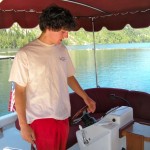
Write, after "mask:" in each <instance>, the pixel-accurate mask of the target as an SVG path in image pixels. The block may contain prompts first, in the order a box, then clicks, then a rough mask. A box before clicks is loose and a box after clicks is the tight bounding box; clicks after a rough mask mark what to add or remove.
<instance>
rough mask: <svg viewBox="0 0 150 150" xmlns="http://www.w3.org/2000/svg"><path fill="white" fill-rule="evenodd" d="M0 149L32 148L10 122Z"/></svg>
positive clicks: (148, 145)
mask: <svg viewBox="0 0 150 150" xmlns="http://www.w3.org/2000/svg"><path fill="white" fill-rule="evenodd" d="M121 144H122V146H123V147H125V138H123V139H122V140H121ZM0 150H30V144H29V143H27V142H26V141H24V140H23V139H22V138H21V136H20V133H19V131H18V130H17V129H16V128H15V125H14V124H10V125H8V126H7V127H4V128H3V133H0ZM68 150H79V146H78V144H75V145H74V146H72V147H71V148H69V149H68ZM144 150H150V142H145V143H144Z"/></svg>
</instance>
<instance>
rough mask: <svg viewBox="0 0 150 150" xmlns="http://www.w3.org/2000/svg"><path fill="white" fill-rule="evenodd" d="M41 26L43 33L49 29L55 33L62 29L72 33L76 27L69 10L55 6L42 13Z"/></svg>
mask: <svg viewBox="0 0 150 150" xmlns="http://www.w3.org/2000/svg"><path fill="white" fill-rule="evenodd" d="M39 26H40V29H41V31H45V29H47V28H48V29H51V30H53V31H59V30H61V29H64V30H68V31H71V30H74V28H75V27H76V23H75V20H74V18H73V16H72V14H71V13H70V11H69V10H67V9H64V8H62V7H58V6H56V5H53V6H49V7H47V8H46V9H44V10H43V11H42V14H41V16H40V20H39Z"/></svg>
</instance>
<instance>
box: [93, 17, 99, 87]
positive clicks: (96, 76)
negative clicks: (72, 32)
mask: <svg viewBox="0 0 150 150" xmlns="http://www.w3.org/2000/svg"><path fill="white" fill-rule="evenodd" d="M94 27H95V26H94V18H92V31H93V52H94V68H95V79H96V87H97V88H99V87H100V86H99V85H98V75H97V63H96V48H95V47H96V46H95V28H94Z"/></svg>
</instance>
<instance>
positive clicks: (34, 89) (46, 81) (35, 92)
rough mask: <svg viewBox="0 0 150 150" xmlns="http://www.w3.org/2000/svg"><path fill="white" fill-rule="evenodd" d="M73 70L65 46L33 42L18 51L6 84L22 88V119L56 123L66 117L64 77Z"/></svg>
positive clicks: (68, 113) (67, 107)
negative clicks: (10, 82) (24, 97)
mask: <svg viewBox="0 0 150 150" xmlns="http://www.w3.org/2000/svg"><path fill="white" fill-rule="evenodd" d="M74 73H75V69H74V67H73V64H72V61H71V59H70V57H69V54H68V51H67V49H66V47H65V46H64V45H62V44H59V45H47V44H45V43H43V42H41V41H40V40H38V39H36V40H34V41H33V42H31V43H29V44H28V45H26V46H25V47H23V48H21V49H20V50H19V51H18V53H17V54H16V57H15V59H14V62H13V65H12V68H11V73H10V77H9V81H14V82H16V83H17V84H18V85H20V86H23V87H26V117H27V122H28V123H32V122H33V121H34V120H36V119H40V118H55V119H59V120H63V119H66V118H68V117H69V116H70V100H69V92H68V84H67V77H70V76H73V75H74Z"/></svg>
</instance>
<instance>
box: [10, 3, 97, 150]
mask: <svg viewBox="0 0 150 150" xmlns="http://www.w3.org/2000/svg"><path fill="white" fill-rule="evenodd" d="M39 26H40V29H41V31H42V33H41V35H40V37H39V38H38V39H36V40H34V41H32V42H30V43H29V44H27V45H26V46H24V47H23V48H21V49H20V50H19V51H18V53H17V54H16V57H15V59H14V62H13V65H12V69H11V73H10V78H9V81H13V82H15V106H16V112H17V114H18V119H19V124H20V127H21V135H22V137H23V139H24V140H26V141H28V142H29V143H32V144H33V143H35V144H36V147H37V149H38V150H65V149H66V143H67V138H68V132H69V124H68V117H69V116H70V101H69V92H68V85H69V86H70V87H71V88H72V89H73V90H74V91H75V92H76V93H77V94H78V95H79V96H81V97H82V98H83V100H84V102H85V104H86V105H87V106H88V110H89V111H90V112H94V111H95V109H96V104H95V102H94V101H93V100H92V99H91V98H90V97H89V96H88V95H87V94H86V93H85V92H84V90H83V89H82V88H81V87H80V85H79V84H78V82H77V80H76V79H75V77H74V73H75V70H74V67H73V65H72V62H71V60H70V57H69V54H68V51H67V49H66V47H65V46H64V45H63V44H62V40H63V39H64V38H67V37H68V31H70V30H72V29H74V28H75V21H74V19H73V16H72V15H71V13H70V12H69V11H68V10H66V9H63V8H61V7H58V6H51V7H48V8H46V9H45V10H43V12H42V14H41V16H40V21H39Z"/></svg>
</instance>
